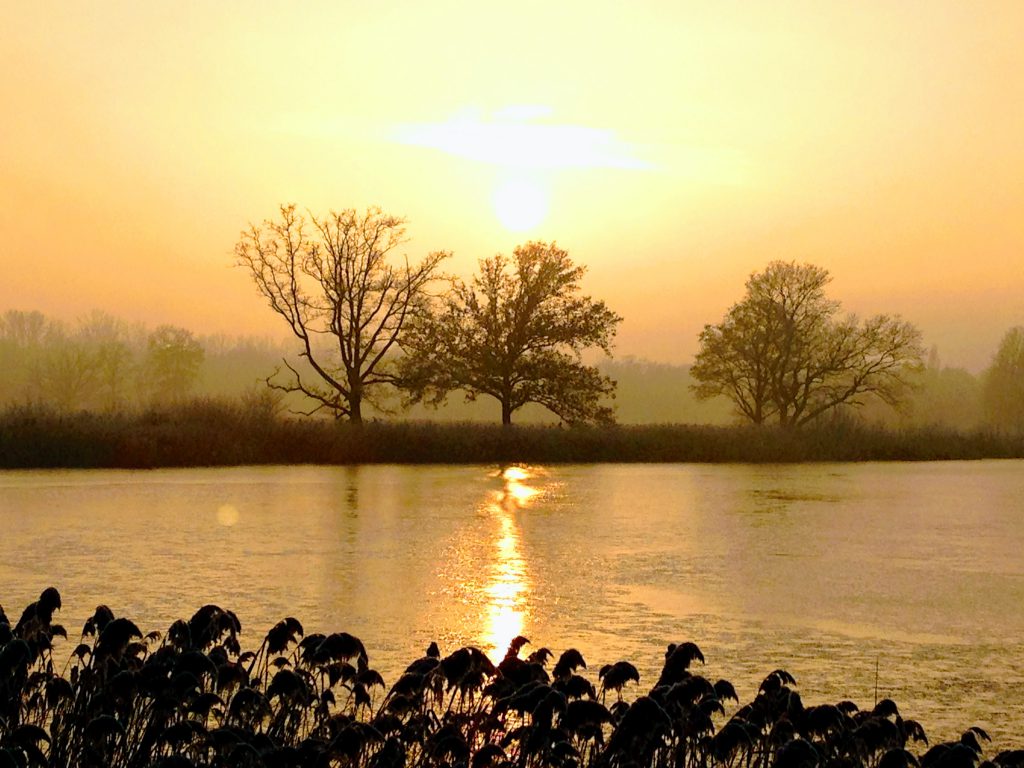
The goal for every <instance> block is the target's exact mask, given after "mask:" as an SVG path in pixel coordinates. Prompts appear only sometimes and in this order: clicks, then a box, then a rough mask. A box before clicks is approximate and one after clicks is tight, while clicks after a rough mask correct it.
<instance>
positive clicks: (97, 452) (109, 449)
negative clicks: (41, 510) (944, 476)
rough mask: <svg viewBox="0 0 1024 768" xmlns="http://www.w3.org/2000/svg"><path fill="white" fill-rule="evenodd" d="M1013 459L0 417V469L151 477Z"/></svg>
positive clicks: (207, 421)
mask: <svg viewBox="0 0 1024 768" xmlns="http://www.w3.org/2000/svg"><path fill="white" fill-rule="evenodd" d="M1021 458H1024V434H1020V433H1010V432H998V431H993V430H987V429H977V430H971V431H958V430H954V429H950V428H947V427H913V428H904V429H894V428H883V427H878V426H873V425H866V424H862V423H859V422H856V421H852V420H837V421H832V422H828V423H823V424H820V425H816V426H811V427H805V428H802V429H780V428H778V427H765V426H762V427H756V426H709V425H694V424H622V425H612V426H584V425H579V426H558V425H537V424H525V425H513V426H512V427H502V426H501V425H499V424H484V423H477V422H460V423H444V422H433V421H398V420H394V421H384V420H381V421H370V422H366V423H364V424H362V425H352V424H348V423H345V422H335V421H330V420H324V419H310V418H297V417H283V416H270V415H267V414H259V413H251V412H247V411H246V410H244V409H242V408H240V407H238V406H236V405H231V404H227V403H220V402H215V401H197V402H192V403H187V404H182V405H179V406H173V407H167V408H162V409H153V410H148V411H143V412H139V413H110V414H100V413H92V412H78V413H65V412H60V411H55V410H50V409H44V408H36V407H33V408H13V409H9V410H7V411H5V412H3V413H0V468H2V469H46V468H53V469H151V468H173V467H228V466H259V465H285V466H288V465H339V466H346V465H360V464H408V465H418V464H498V465H501V464H514V463H531V464H605V463H622V464H629V463H708V464H723V463H744V464H796V463H833V462H835V463H843V462H869V461H881V462H884V461H952V460H981V459H1021Z"/></svg>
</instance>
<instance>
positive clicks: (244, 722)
mask: <svg viewBox="0 0 1024 768" xmlns="http://www.w3.org/2000/svg"><path fill="white" fill-rule="evenodd" d="M60 608H61V598H60V594H59V593H58V591H57V590H56V589H54V588H52V587H50V588H48V589H46V590H44V592H43V593H42V594H41V595H40V597H39V600H37V601H36V602H34V603H32V604H30V605H29V606H27V607H26V609H25V610H24V611H23V612H22V613H21V618H20V620H18V621H13V620H11V619H9V618H8V616H7V615H6V614H5V613H4V612H3V610H2V609H0V765H3V766H12V767H18V768H21V767H27V766H32V767H33V768H35V767H36V766H38V767H39V768H70V767H71V766H75V767H76V768H101V767H104V768H111V767H115V766H116V767H117V768H302V767H305V766H324V768H327V767H328V766H339V767H345V768H407V767H408V768H455V767H457V766H458V767H461V768H555V767H557V768H590V767H591V766H592V767H593V768H648V767H649V768H739V767H740V766H743V767H744V768H818V767H819V766H821V767H824V766H832V767H833V768H912V767H915V768H973V767H974V766H975V765H977V764H978V762H979V761H980V760H981V759H982V757H983V756H984V752H985V751H989V752H990V753H992V752H995V750H994V749H993V746H992V745H989V744H985V743H983V742H988V741H989V736H988V734H987V733H986V732H985V731H984V730H982V729H981V728H979V727H977V726H969V727H968V728H967V730H965V731H964V733H963V736H962V738H961V739H960V741H959V742H951V743H947V744H933V745H931V746H930V748H929V745H928V741H927V736H926V733H925V730H924V728H923V727H922V725H921V724H920V723H918V722H917V721H915V720H912V719H905V718H904V713H901V712H900V710H899V708H898V706H897V704H896V702H894V701H892V700H891V699H882V700H881V701H878V702H877V703H876V704H875V705H874V706H873V707H872V708H871V709H863V710H861V709H860V708H859V707H858V706H857V705H856V704H855V703H854V702H852V701H849V700H844V701H841V702H838V703H835V704H832V703H825V704H815V705H808V704H805V703H804V701H803V700H802V698H801V696H800V693H799V692H798V690H797V681H796V680H795V679H794V678H793V676H792V675H790V674H789V673H788V672H786V671H785V670H782V669H777V670H775V671H773V672H771V673H769V674H768V675H767V676H766V677H765V679H764V682H763V683H762V684H761V685H760V688H759V690H758V691H757V694H756V695H755V696H754V698H753V699H751V700H749V701H747V702H746V703H743V704H742V705H741V701H740V698H739V696H738V694H737V692H736V689H735V688H734V686H733V685H732V684H731V683H730V682H729V681H728V680H724V679H723V680H718V681H716V682H714V683H712V682H711V681H710V680H709V679H707V678H705V677H704V676H703V675H701V674H700V672H701V667H700V666H699V665H701V664H703V663H704V655H703V653H702V652H701V650H700V648H698V647H697V645H696V644H694V643H692V642H683V643H679V644H676V643H673V644H671V645H669V646H668V647H667V649H666V650H665V652H664V659H665V661H664V665H663V667H662V671H661V674H660V675H659V677H658V678H657V680H656V681H649V680H645V681H644V683H643V685H641V681H640V674H639V672H638V671H637V668H636V667H635V666H634V665H633V664H632V663H630V662H629V661H625V660H619V661H615V662H613V663H606V664H604V665H603V666H600V667H598V666H597V665H596V664H591V666H590V667H589V668H588V665H587V662H586V660H585V659H584V658H583V656H582V654H580V652H579V651H577V650H575V649H573V648H569V649H566V650H565V651H563V652H562V653H560V654H558V655H556V654H554V653H552V651H550V650H548V649H547V648H538V649H537V650H536V651H534V652H533V653H531V654H530V655H529V656H526V657H525V658H523V657H521V656H520V653H521V652H522V651H523V646H524V645H526V644H527V643H529V641H528V640H527V639H526V638H523V637H517V638H514V639H513V640H512V642H511V643H510V645H509V649H508V651H507V652H506V654H505V656H504V658H503V659H502V660H500V661H499V662H498V663H497V664H495V663H494V662H493V661H492V660H491V659H489V658H488V657H487V656H486V655H484V653H483V652H482V651H480V650H479V649H478V648H475V647H471V646H467V647H463V648H459V649H456V650H454V651H451V652H450V653H448V654H447V655H444V654H443V653H442V650H441V649H440V648H438V647H437V645H436V644H433V643H432V644H431V645H430V647H429V648H428V649H427V651H426V655H424V656H423V657H421V658H418V659H415V660H412V661H411V662H410V664H409V665H408V666H407V667H406V670H405V673H404V674H402V675H401V676H400V677H399V678H397V680H394V682H393V685H390V686H389V685H388V684H387V683H386V682H385V680H384V678H383V677H382V675H381V674H380V673H378V672H377V671H375V670H374V669H373V668H372V667H371V666H370V656H369V654H368V653H367V650H366V648H365V647H364V645H363V643H362V642H361V641H360V640H359V639H358V638H357V637H355V636H354V635H351V634H348V633H347V632H333V633H331V634H329V635H328V634H320V633H310V634H306V633H305V632H304V630H303V627H302V624H301V623H300V622H299V621H298V620H297V619H295V618H294V617H288V618H285V619H282V620H281V621H280V622H278V623H277V624H275V625H274V626H273V627H271V628H270V631H269V632H268V633H267V634H266V636H265V638H264V639H263V641H262V642H261V643H259V645H258V646H256V647H251V648H249V649H246V650H243V645H242V625H241V623H240V622H239V620H238V618H237V616H235V614H234V613H232V612H231V611H230V610H225V609H222V608H220V607H218V606H216V605H205V606H203V607H202V608H200V609H199V610H198V611H196V612H195V614H193V616H192V617H191V618H190V619H188V620H185V619H179V620H178V621H175V622H174V623H173V624H172V625H171V626H170V627H169V628H168V629H167V631H166V632H160V631H154V632H149V633H148V634H145V635H143V630H142V629H140V628H139V626H138V625H136V624H135V623H134V622H133V621H131V620H130V619H128V618H124V617H115V615H114V613H113V611H111V610H110V608H108V607H106V606H104V605H100V606H98V607H97V608H96V610H95V612H94V613H93V615H92V616H91V617H90V618H89V619H88V620H87V621H86V624H85V626H84V627H83V629H82V632H81V634H80V635H79V636H78V639H77V645H75V647H74V650H72V651H71V652H70V654H67V653H66V651H65V647H67V646H70V645H71V644H72V643H75V642H76V641H75V640H74V638H75V636H76V633H75V632H74V630H72V631H71V632H69V631H68V630H67V629H66V628H65V627H64V626H62V625H60V624H58V623H56V622H55V621H54V619H55V618H56V612H57V611H59V610H60ZM17 615H18V614H17V613H15V614H12V616H17ZM69 640H70V641H71V642H69ZM68 656H69V658H68ZM61 657H65V658H68V661H67V663H66V664H63V665H62V663H61V660H60V659H61ZM556 659H557V661H556ZM594 661H596V660H594V659H591V662H594ZM601 661H607V660H601ZM595 670H596V674H595ZM652 683H653V685H652ZM644 691H646V693H644ZM915 753H916V754H915ZM1022 758H1024V754H1022V753H1021V751H1020V750H1004V751H1002V752H998V753H996V754H994V755H993V756H992V757H991V760H992V763H991V764H990V765H993V766H994V767H995V766H998V768H1018V767H1019V766H1020V765H1021V764H1022V762H1024V759H1022Z"/></svg>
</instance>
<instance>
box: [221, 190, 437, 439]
mask: <svg viewBox="0 0 1024 768" xmlns="http://www.w3.org/2000/svg"><path fill="white" fill-rule="evenodd" d="M310 219H311V224H312V226H311V227H310V226H309V225H307V222H306V220H305V218H304V217H303V216H302V215H300V214H298V213H296V212H295V206H294V205H283V206H281V218H280V219H279V220H277V221H270V220H267V221H265V222H264V223H263V225H262V226H255V225H253V226H251V227H250V228H249V229H248V230H246V231H243V232H242V235H241V239H240V240H239V242H238V244H237V245H236V246H235V254H236V256H237V259H238V264H240V265H242V266H245V267H247V268H248V269H249V272H250V273H251V275H252V278H253V281H254V282H255V283H256V288H257V289H258V290H259V292H260V293H261V294H262V295H263V296H264V297H265V298H266V299H267V301H268V302H269V304H270V307H271V309H273V310H274V311H275V312H277V313H278V314H279V315H281V317H283V318H284V319H285V321H286V322H287V323H288V326H289V328H291V330H292V333H293V334H295V336H296V338H297V339H298V340H299V341H300V342H301V346H302V350H301V352H300V353H299V357H300V358H301V359H302V360H303V361H304V365H297V364H295V363H292V362H289V361H288V360H287V359H285V360H284V361H283V362H284V367H285V368H286V369H287V371H288V374H287V379H286V380H285V381H279V380H277V379H276V376H277V375H278V374H280V373H281V371H280V370H279V371H278V372H277V373H275V375H274V376H271V377H270V378H268V379H267V383H268V385H270V386H271V387H273V388H275V389H278V390H281V391H283V392H300V393H302V394H303V395H305V396H306V397H309V398H312V400H314V401H315V402H316V406H315V407H314V408H313V409H312V410H310V411H309V412H308V413H313V412H315V411H319V410H321V409H327V410H329V411H330V412H331V413H333V414H334V416H335V417H336V418H342V417H346V416H347V417H348V418H349V420H350V421H352V422H354V423H359V422H361V421H362V418H363V415H362V405H363V401H364V400H365V401H367V402H369V403H371V404H373V403H374V402H375V400H374V390H375V388H377V387H379V386H380V385H386V384H393V383H394V380H395V379H394V374H393V372H392V371H391V370H390V364H391V360H390V356H391V354H390V353H392V352H394V351H395V350H396V348H395V345H396V343H397V342H398V340H399V338H400V336H401V334H402V331H403V328H404V326H405V324H406V322H407V321H408V320H409V319H410V318H411V317H413V316H414V315H416V314H417V313H419V312H421V311H422V309H423V306H424V304H425V302H426V298H427V297H426V289H427V286H428V284H429V283H430V281H431V280H432V279H434V278H435V276H436V272H437V268H438V265H439V264H440V263H441V261H442V260H443V259H445V258H446V257H447V256H448V254H447V253H445V252H440V251H438V252H434V253H430V254H429V255H427V257H426V258H425V259H424V260H423V261H421V262H420V263H419V264H417V265H415V266H413V265H410V264H409V262H408V260H405V261H404V263H402V264H401V265H400V266H393V265H392V264H391V263H389V257H390V254H391V252H392V251H393V250H394V249H395V248H397V247H398V246H399V245H400V244H401V243H403V242H405V220H404V219H401V218H398V217H396V216H390V215H388V214H385V213H383V212H382V211H381V210H380V209H379V208H371V209H369V210H368V211H367V212H366V213H363V214H360V213H357V212H356V211H355V210H352V209H349V210H344V211H340V212H334V211H332V212H331V213H330V214H329V215H328V216H326V217H324V218H317V217H315V216H311V217H310ZM303 368H307V370H305V371H304V370H302V369H303Z"/></svg>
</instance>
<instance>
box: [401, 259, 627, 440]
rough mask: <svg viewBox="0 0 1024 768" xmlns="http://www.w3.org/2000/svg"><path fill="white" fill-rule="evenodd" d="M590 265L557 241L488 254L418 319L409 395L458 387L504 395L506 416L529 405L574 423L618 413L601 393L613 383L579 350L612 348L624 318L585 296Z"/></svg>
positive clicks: (407, 374)
mask: <svg viewBox="0 0 1024 768" xmlns="http://www.w3.org/2000/svg"><path fill="white" fill-rule="evenodd" d="M584 272H585V268H584V267H579V266H575V265H574V264H573V263H572V261H571V260H570V259H569V255H568V253H566V252H565V251H564V250H562V249H560V248H558V247H557V246H555V245H554V244H550V245H549V244H546V243H536V242H533V243H527V244H526V245H522V246H519V247H517V248H516V249H515V250H514V252H513V257H512V259H508V258H506V257H504V256H501V255H499V256H495V257H493V258H489V259H482V260H481V261H480V272H479V274H478V275H476V276H474V277H473V280H472V282H471V283H468V284H467V283H464V282H462V281H459V280H456V281H454V283H453V286H452V290H451V292H450V293H449V294H447V295H446V296H445V297H444V299H443V306H442V308H441V310H440V312H439V313H437V314H436V315H434V316H431V317H427V316H424V317H421V318H418V319H417V321H416V322H415V323H414V324H413V327H412V329H411V333H410V334H409V335H408V337H407V338H406V340H405V341H403V346H404V347H405V349H406V352H407V353H408V354H407V356H406V357H405V358H403V360H402V373H403V379H402V383H403V385H404V386H405V387H406V388H407V389H408V390H409V392H410V393H411V397H410V399H411V400H412V402H417V401H426V402H428V403H432V404H435V405H436V404H439V403H440V402H441V401H443V400H444V398H445V397H446V396H447V395H448V394H449V393H450V392H452V391H454V390H461V391H463V392H465V393H466V398H467V399H468V400H475V399H476V398H477V397H478V396H479V395H489V396H491V397H494V398H495V399H497V400H498V401H499V402H500V403H501V421H502V423H503V424H511V423H512V414H513V412H514V411H516V410H517V409H519V408H520V407H522V406H523V405H525V404H526V403H539V404H540V405H542V406H544V407H545V408H547V409H548V410H549V411H551V412H552V413H555V414H556V415H558V416H559V417H561V418H562V419H563V420H564V421H567V422H578V421H599V422H607V421H611V420H612V411H611V409H610V408H609V407H608V406H607V405H603V404H602V403H601V399H602V398H603V397H606V396H612V394H613V392H614V389H615V382H613V381H612V380H611V379H610V378H608V377H607V376H603V375H602V374H601V373H600V372H599V371H598V370H597V369H596V368H594V367H593V366H589V365H584V364H583V362H582V361H581V359H580V356H581V353H582V351H583V350H584V349H587V348H588V347H597V348H599V349H602V350H604V351H605V352H606V353H608V352H609V351H610V348H611V340H612V338H613V337H614V335H615V329H616V326H617V325H618V324H619V322H620V321H621V319H622V318H620V317H619V316H618V315H617V314H615V313H614V312H612V311H611V310H610V309H608V308H607V307H606V306H605V304H604V302H603V301H594V300H593V299H591V298H590V297H589V296H580V295H579V281H580V279H581V278H582V277H583V274H584Z"/></svg>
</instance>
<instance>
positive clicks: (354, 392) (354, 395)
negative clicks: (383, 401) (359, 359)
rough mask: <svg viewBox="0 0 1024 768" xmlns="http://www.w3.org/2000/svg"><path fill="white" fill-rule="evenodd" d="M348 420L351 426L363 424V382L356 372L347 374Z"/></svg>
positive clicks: (352, 371)
mask: <svg viewBox="0 0 1024 768" xmlns="http://www.w3.org/2000/svg"><path fill="white" fill-rule="evenodd" d="M348 420H349V422H350V423H352V424H362V423H363V382H362V380H361V379H360V378H359V372H358V371H357V370H350V371H349V372H348Z"/></svg>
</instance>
